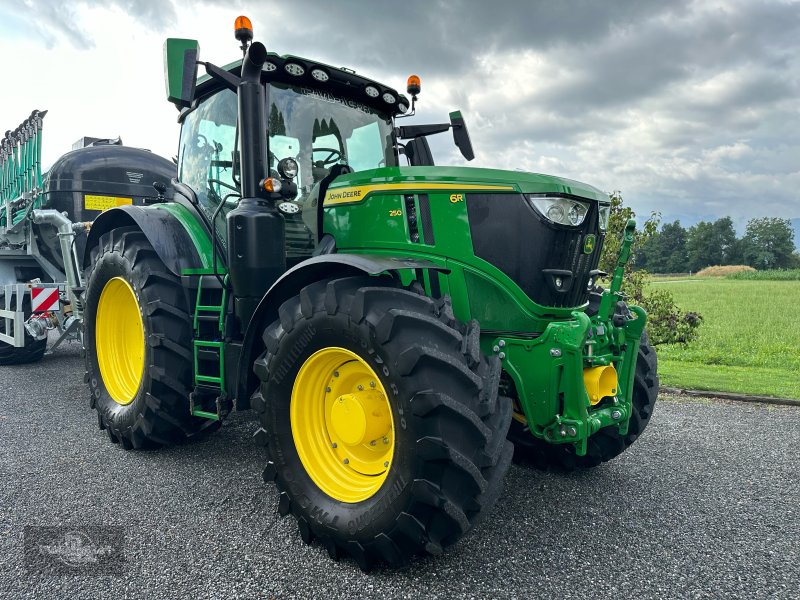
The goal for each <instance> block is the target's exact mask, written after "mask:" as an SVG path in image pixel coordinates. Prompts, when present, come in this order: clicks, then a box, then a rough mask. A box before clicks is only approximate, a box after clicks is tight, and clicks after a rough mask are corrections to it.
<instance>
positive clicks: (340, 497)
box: [252, 277, 513, 570]
mask: <svg viewBox="0 0 800 600" xmlns="http://www.w3.org/2000/svg"><path fill="white" fill-rule="evenodd" d="M390 282H391V280H388V281H387V280H385V279H376V278H371V277H350V278H343V279H336V280H331V281H322V282H317V283H314V284H311V285H309V286H307V287H306V288H304V289H303V290H302V291H301V292H300V294H299V296H297V297H295V298H292V299H290V300H288V301H287V302H285V303H284V304H283V305H282V306H281V308H280V313H279V314H280V319H279V320H278V321H276V322H275V323H273V324H271V325H269V326H268V327H267V328H266V330H265V332H264V342H265V344H266V347H267V350H266V352H265V353H264V354H263V355H262V356H261V357H260V358H259V359H258V360H257V361H256V364H255V371H256V373H257V375H258V377H259V378H260V380H261V385H260V389H259V391H258V392H257V393H256V394H255V395H254V397H253V402H252V405H253V407H254V408H255V409H256V411H257V412H258V413H259V418H260V422H261V426H262V429H260V430H259V432H258V434H257V435H258V437H259V439H260V440H261V442H262V443H264V444H265V445H266V447H267V455H268V462H267V466H266V468H265V469H264V479H265V481H275V483H276V484H277V486H278V489H279V490H280V502H279V510H280V512H281V513H282V514H288V513H292V514H293V515H294V516H295V518H296V519H297V522H298V526H299V529H300V534H301V537H302V539H303V540H304V541H305V542H306V543H310V542H311V541H312V540H313V539H314V538H317V539H319V540H320V542H321V543H322V544H323V545H324V546H325V548H326V549H327V550H328V552H329V554H330V555H331V557H334V558H338V557H339V556H340V555H341V554H348V555H350V556H351V557H353V558H354V559H355V560H356V561H357V562H358V564H359V566H360V567H361V568H362V569H364V570H367V569H369V568H370V567H371V566H373V565H374V564H376V563H378V562H386V563H388V564H389V565H391V566H393V567H398V566H403V565H405V564H407V562H408V560H409V558H410V557H411V556H413V555H416V554H421V553H426V552H427V553H430V554H439V553H441V552H442V549H443V548H445V547H447V546H449V545H451V544H453V543H455V542H456V541H457V540H458V539H460V538H461V536H463V535H464V534H465V533H466V532H467V531H468V530H469V529H470V528H471V527H472V526H473V525H474V524H475V523H476V522H477V521H478V520H479V517H480V516H482V515H485V514H486V513H487V512H488V511H489V510H490V509H491V508H492V506H493V505H494V503H495V501H496V500H497V497H498V496H499V494H500V491H501V489H502V479H503V476H504V475H505V473H506V471H507V470H508V467H509V465H510V462H511V457H512V454H513V447H512V445H511V444H510V443H509V442H507V441H506V433H507V431H508V426H509V423H510V421H511V402H510V400H509V399H507V398H500V397H498V394H497V382H498V380H499V374H500V364H499V361H498V360H497V359H494V358H493V359H491V361H488V360H487V359H486V358H485V357H483V355H482V354H481V353H480V351H479V349H478V348H479V346H478V341H479V336H480V331H479V328H478V326H477V323H476V322H473V323H472V324H470V326H469V327H466V328H464V329H463V332H462V330H459V329H455V328H453V327H452V326H451V325H450V324H448V323H449V318H450V316H451V314H452V313H451V311H450V309H449V304H448V303H447V302H446V301H440V302H437V301H434V300H432V299H431V298H428V297H425V296H421V295H419V294H416V293H414V292H411V291H408V290H405V289H401V288H398V287H396V286H394V285H392V284H391V283H390ZM309 370H311V371H312V373H313V377H308V376H307V375H308V371H309ZM345 380H346V381H345ZM373 383H374V384H375V385H374V386H372V384H373ZM362 388H363V389H362ZM333 396H335V397H333ZM348 409H349V416H348V417H347V418H346V419H343V418H342V415H341V414H339V415H338V416H337V414H336V413H337V411H339V412H340V413H341V412H342V411H347V410H348ZM303 413H305V414H306V416H307V417H308V418H306V419H305V420H304V419H302V418H299V419H298V414H303ZM312 415H315V417H314V418H312V417H311V416H312ZM365 417H366V418H365Z"/></svg>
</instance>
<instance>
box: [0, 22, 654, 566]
mask: <svg viewBox="0 0 800 600" xmlns="http://www.w3.org/2000/svg"><path fill="white" fill-rule="evenodd" d="M235 29H236V37H237V39H238V40H239V41H240V42H241V44H242V50H243V52H244V57H243V59H242V60H239V61H236V62H234V63H231V64H229V65H227V66H226V67H224V68H220V67H217V66H215V65H213V64H211V63H207V62H202V61H200V59H199V46H198V44H197V42H196V41H194V40H185V39H169V40H167V42H166V44H165V47H164V54H165V67H166V84H167V96H168V99H169V101H170V102H172V103H173V104H175V106H176V107H177V108H178V109H179V111H180V116H179V122H180V123H181V134H180V140H179V144H178V156H177V173H172V174H167V171H168V170H169V169H168V168H167V167H168V166H169V167H170V168H171V165H168V164H167V165H162V164H160V163H159V164H158V165H156V163H157V162H158V161H155V162H154V160H155V158H156V157H152V155H149V156H145V154H146V153H144V154H137V155H133V154H130V155H127V156H125V157H120V162H119V164H120V165H121V167H120V168H121V172H124V173H127V174H128V175H130V174H131V173H137V174H141V176H140V177H138V180H137V182H138V183H141V184H142V185H144V184H145V183H146V184H151V183H152V184H153V188H152V189H154V190H155V195H153V194H150V195H143V194H142V193H134V191H123V190H122V189H121V188H117V187H114V186H111V185H110V182H112V181H113V177H112V175H111V174H110V173H107V174H106V176H105V177H104V178H100V177H98V179H104V181H105V183H103V184H99V183H98V184H97V187H98V189H99V188H103V190H104V191H94V190H93V189H89V187H88V183H87V187H86V188H85V189H78V187H77V186H76V185H75V184H74V183H73V184H71V185H67V184H64V185H63V187H59V186H57V185H55V184H54V183H53V181H54V177H55V175H54V172H55V171H57V168H56V166H54V167H53V169H51V171H50V175H49V181H50V182H51V183H50V184H49V186H50V187H48V184H46V183H44V182H41V181H38V179H37V177H38V176H33V177H32V178H30V176H28V175H26V177H29V179H27V180H26V184H25V185H23V186H22V187H20V186H17V187H14V188H13V191H12V192H10V193H6V191H5V188H4V192H3V193H4V195H3V198H4V206H5V213H3V214H4V215H5V221H4V223H5V225H4V229H0V244H5V245H4V246H3V248H6V250H3V251H2V252H9V251H10V252H11V253H12V254H13V256H14V257H16V258H14V259H13V260H12V262H13V264H14V265H15V266H14V269H13V277H11V274H12V271H10V270H9V269H8V267H6V270H5V271H0V272H3V273H5V274H6V275H5V276H6V280H9V279H13V282H14V285H12V286H11V287H13V288H14V289H13V290H11V291H9V292H6V293H7V294H10V297H11V298H12V300H14V301H15V302H16V307H15V308H14V309H13V310H12V309H9V308H6V309H5V311H3V312H0V316H2V317H4V318H6V319H7V322H8V319H9V317H11V324H10V325H6V329H5V332H6V334H5V337H2V338H0V339H2V340H3V342H5V343H6V344H11V346H9V347H10V348H13V352H17V351H19V348H20V347H26V346H27V342H25V344H22V343H21V342H22V341H23V340H22V337H21V334H19V331H21V330H20V329H19V327H20V323H22V322H24V321H25V318H28V321H27V324H28V325H30V323H31V321H30V319H34V320H35V319H36V318H38V317H28V316H27V315H28V314H29V312H30V309H29V307H28V306H27V305H26V304H25V302H26V301H27V300H25V301H21V300H20V299H21V298H22V297H23V296H22V293H23V292H22V291H21V290H23V289H24V288H25V287H26V286H27V285H31V284H29V282H30V280H31V279H32V277H31V276H30V275H31V274H33V273H34V272H33V271H30V272H29V271H26V270H25V269H24V268H22V267H21V266H16V265H17V264H19V265H22V264H23V263H24V261H25V260H27V259H28V258H32V259H33V262H34V263H36V264H37V265H41V264H43V263H42V262H41V261H40V260H39V258H41V257H42V256H44V253H43V252H42V250H41V248H43V247H45V246H46V244H44V243H43V242H42V240H44V239H45V235H46V232H47V231H48V230H46V229H45V228H44V225H45V224H48V225H49V226H50V228H51V229H52V228H54V227H56V228H57V231H58V234H57V237H56V238H53V239H59V240H61V245H60V246H53V245H52V244H51V245H50V246H47V247H49V248H51V252H52V256H51V257H50V258H49V259H48V260H49V261H50V263H51V264H54V265H55V264H58V265H61V266H62V268H63V271H59V272H55V271H53V272H52V273H50V272H47V273H46V276H47V279H42V281H49V282H53V283H52V284H51V285H53V286H56V287H58V289H59V291H60V292H61V296H62V297H61V307H62V311H63V310H65V307H66V306H67V305H69V306H72V307H73V308H72V310H73V314H76V315H78V317H79V318H80V319H81V321H82V323H83V328H82V337H83V343H84V347H85V350H86V382H87V383H88V385H89V389H90V395H91V396H90V397H91V401H90V403H91V406H92V408H94V409H95V410H96V411H97V415H98V422H99V425H100V428H101V429H103V430H105V431H106V432H107V433H108V436H109V437H110V439H111V440H112V441H113V442H117V443H119V444H121V445H122V446H123V447H124V448H126V449H138V448H147V447H154V446H159V445H163V444H173V443H180V442H185V441H187V440H191V439H193V438H196V437H197V436H199V435H205V434H207V433H208V432H210V431H212V430H213V429H215V428H216V427H217V426H218V425H219V424H220V422H221V421H222V420H224V419H225V417H226V416H227V415H228V414H229V413H230V412H231V411H233V410H245V409H253V410H255V411H256V413H257V414H258V418H259V420H260V428H259V429H258V431H257V433H256V436H255V437H256V440H257V442H258V443H259V444H261V445H263V446H264V447H265V450H266V456H267V461H266V466H265V468H264V471H263V477H264V479H265V481H267V482H274V483H275V484H276V485H277V486H278V489H279V492H280V499H279V503H278V508H279V511H280V512H281V513H282V514H284V515H285V514H289V513H291V514H292V515H293V516H294V517H295V519H296V520H297V523H298V526H299V531H300V534H301V536H302V538H303V540H304V541H305V542H307V543H310V542H311V541H312V540H314V539H317V540H319V542H320V543H321V544H322V545H323V546H324V547H325V548H326V549H327V551H328V552H329V553H330V555H331V556H332V557H339V556H341V555H348V556H350V557H352V558H354V559H355V560H356V561H357V562H358V564H359V565H360V566H361V567H362V568H364V569H368V568H369V567H371V566H372V565H373V564H376V563H379V562H385V563H388V564H389V565H391V566H402V565H405V564H407V563H408V561H409V559H410V558H411V557H412V556H414V555H417V554H424V553H430V554H438V553H440V552H442V550H443V549H444V548H446V547H447V546H450V545H452V544H453V543H455V542H456V541H457V540H458V539H460V538H461V537H462V536H463V535H464V534H465V533H466V532H467V531H468V530H470V529H471V528H472V527H473V526H474V525H475V524H476V523H477V522H478V521H479V520H480V519H481V518H483V517H484V516H485V515H486V514H487V513H488V511H489V510H490V509H491V508H492V506H493V505H494V504H495V503H496V502H497V500H498V497H499V495H500V492H501V490H502V480H503V477H504V475H505V473H506V471H507V470H508V467H509V464H510V462H511V460H512V454H514V450H515V448H516V455H517V456H518V457H519V458H520V459H522V460H526V461H529V462H532V463H533V464H535V465H536V466H538V467H541V468H551V467H555V468H567V469H568V468H573V467H591V466H595V465H598V464H600V463H601V462H603V461H606V460H609V459H612V458H614V457H615V456H617V455H618V454H620V453H621V452H623V451H624V450H625V449H626V448H627V447H628V446H629V445H630V444H631V443H633V441H634V440H636V439H637V437H638V436H639V435H640V434H641V433H642V431H643V430H644V428H645V426H646V425H647V423H648V421H649V419H650V415H651V414H652V410H653V406H654V403H655V400H656V395H657V391H658V377H657V374H656V357H655V353H654V351H653V348H652V347H651V346H650V345H649V344H648V341H647V336H646V334H645V331H644V328H645V323H646V314H645V312H644V311H643V310H642V309H641V308H639V307H636V306H628V305H627V304H626V303H625V301H624V298H623V296H622V294H621V293H620V287H621V284H622V278H623V272H624V266H625V264H626V262H627V260H628V256H629V254H630V246H631V243H632V241H633V233H634V224H633V222H630V223H629V224H628V226H627V228H626V230H625V233H624V240H623V243H622V252H621V255H620V258H619V261H618V264H617V266H616V269H615V271H614V273H612V274H611V284H610V288H609V289H606V290H604V289H602V288H601V287H599V285H598V283H599V281H600V280H602V279H604V278H605V277H607V274H605V273H602V272H601V271H599V270H598V262H599V257H600V251H601V249H602V245H603V241H604V237H605V235H606V233H607V227H608V220H609V213H610V204H609V200H608V197H607V196H606V195H605V194H603V193H602V192H600V191H599V190H597V189H595V188H593V187H591V186H588V185H585V184H582V183H579V182H576V181H572V180H567V179H562V178H558V177H552V176H547V175H539V174H532V173H523V172H518V171H501V170H493V169H473V168H463V167H440V166H436V165H435V164H434V159H433V156H432V154H431V151H430V147H429V145H428V142H427V137H428V136H430V135H434V134H438V133H442V132H446V131H451V132H452V134H453V139H454V142H455V143H456V145H457V146H458V147H459V149H460V150H461V152H462V154H463V155H464V157H465V158H467V159H468V160H469V159H472V157H473V151H472V145H471V142H470V138H469V135H468V133H467V128H466V124H465V122H464V119H463V117H462V116H461V114H460V113H459V112H454V113H451V115H450V122H449V123H441V124H430V125H419V124H415V125H398V124H397V121H398V120H400V119H402V118H403V117H404V116H408V115H410V114H413V113H414V112H415V110H414V106H415V103H416V99H417V95H418V94H419V92H420V81H419V78H417V77H414V76H412V77H411V78H409V82H408V90H407V91H408V94H409V95H410V97H411V99H410V101H409V98H408V97H406V96H405V95H402V94H399V93H398V92H397V91H396V90H394V89H392V88H390V87H387V86H385V85H383V84H381V83H378V82H376V81H373V80H371V79H368V78H365V77H363V76H361V75H359V74H356V73H355V72H354V71H352V70H349V69H339V68H334V67H331V66H329V65H326V64H322V63H319V62H316V61H313V60H309V59H305V58H301V57H298V56H291V55H290V56H281V55H278V54H274V53H269V52H267V50H266V48H265V47H264V46H263V45H262V44H260V43H258V42H251V40H252V28H251V26H250V23H249V21H248V20H247V19H246V18H244V17H239V18H238V19H237V20H236V28H235ZM198 66H202V67H204V70H205V75H204V76H202V77H200V78H199V79H198V77H197V69H198ZM37 122H38V129H37V128H36V127H33V128H32V129H34V130H36V131H40V125H41V120H40V119H39V120H38V121H37ZM37 139H38V138H37ZM37 143H38V142H37ZM37 148H38V146H36V145H34V147H33V150H32V152H33V154H34V155H35V154H36V149H37ZM89 150H90V149H85V150H78V151H76V152H74V153H71V154H68V155H66V156H65V157H64V158H62V159H61V161H60V162H59V163H57V164H62V162H63V161H66V159H67V157H70V156H72V155H73V154H78V156H80V153H81V152H84V153H86V152H88V151H89ZM106 150H107V149H106ZM5 153H6V150H5V146H4V156H5V155H6V154H5ZM86 156H88V154H86ZM27 160H30V159H27ZM159 160H161V159H159ZM401 163H402V164H401ZM17 164H18V165H19V163H17ZM26 164H27V163H26ZM36 164H37V165H38V162H36ZM66 164H73V163H71V162H69V161H66ZM80 164H81V160H79V159H78V158H76V159H75V161H74V165H75V166H74V167H72V168H74V169H77V168H78V165H80ZM103 164H106V163H105V162H104V163H103ZM162 167H163V168H162ZM15 168H16V169H17V170H19V166H17V167H15ZM37 168H38V167H37ZM26 172H27V171H26ZM36 172H37V171H36V169H34V173H36ZM4 173H5V171H4ZM91 179H92V178H91V177H81V178H80V181H81V182H89V181H90V180H91ZM59 181H60V180H59ZM75 181H78V178H76V179H75ZM5 182H6V179H5V178H4V184H5ZM115 185H116V184H115ZM32 186H33V187H32ZM104 186H105V187H104ZM40 188H43V189H45V191H44V192H41V191H40ZM59 190H69V194H71V195H70V196H69V198H70V199H71V200H70V202H72V204H71V205H70V207H71V208H69V209H67V210H66V212H67V217H69V218H67V217H64V215H62V214H61V212H58V211H59V210H61V206H60V205H58V204H57V202H58V201H57V200H56V198H57V194H58V193H60V192H59ZM137 191H139V192H141V190H137ZM64 193H66V192H64ZM47 194H50V196H47ZM34 196H35V197H36V198H39V199H38V200H33V198H34ZM97 197H102V198H106V200H103V201H102V202H101V201H98V200H96V198H97ZM41 198H44V200H41ZM48 198H49V200H48ZM125 199H129V200H130V201H127V200H125ZM123 200H125V201H123ZM37 202H38V204H37ZM47 202H50V203H51V204H52V206H54V208H52V209H50V208H48V207H49V206H50V205H51V204H47ZM100 209H105V210H102V212H100ZM48 210H49V212H48ZM70 210H71V211H72V212H70ZM21 211H22V212H21ZM50 213H55V215H61V216H60V217H56V216H55V215H54V214H50ZM48 215H49V216H48ZM87 221H93V222H92V223H91V227H89V226H88V225H84V224H82V223H83V222H87ZM77 223H81V224H77ZM17 227H21V229H15V228H17ZM23 229H24V230H25V231H26V232H27V234H26V235H28V238H26V241H23V242H22V243H15V242H13V241H12V240H14V239H17V238H14V237H13V236H14V235H17V234H22V231H23ZM87 230H88V234H87V233H86V232H87ZM51 235H52V232H51ZM65 240H66V241H69V243H66V241H65ZM37 248H39V250H38V252H39V254H38V255H37V250H36V249H37ZM58 248H60V250H61V252H60V254H59V253H58V252H57V250H58ZM5 256H7V254H4V255H3V258H4V259H5ZM76 257H77V259H76ZM76 260H77V261H78V262H77V263H76ZM14 261H17V262H14ZM37 261H38V262H37ZM59 261H60V262H59ZM0 264H6V265H7V264H11V263H8V262H6V263H0ZM26 264H27V263H26ZM73 267H74V273H72V275H70V271H71V270H72V268H73ZM45 271H46V269H44V267H41V266H40V268H39V270H38V271H35V273H36V274H38V275H36V276H37V277H40V278H41V276H42V274H43V273H44V272H45ZM62 281H63V282H65V283H64V284H61V283H58V282H62ZM15 286H16V287H15ZM6 289H9V288H8V287H7V288H6ZM7 298H8V296H7ZM25 298H26V299H27V296H25ZM6 305H8V299H7V300H6ZM76 308H77V309H79V310H78V312H76ZM28 329H30V327H28ZM28 329H26V333H25V335H28V333H27V331H28ZM12 330H13V332H14V334H13V335H11V333H10V332H11V331H12ZM0 333H2V332H0ZM12 338H13V340H12ZM34 338H36V336H34ZM26 339H27V338H26ZM36 339H38V338H36ZM512 442H513V444H512Z"/></svg>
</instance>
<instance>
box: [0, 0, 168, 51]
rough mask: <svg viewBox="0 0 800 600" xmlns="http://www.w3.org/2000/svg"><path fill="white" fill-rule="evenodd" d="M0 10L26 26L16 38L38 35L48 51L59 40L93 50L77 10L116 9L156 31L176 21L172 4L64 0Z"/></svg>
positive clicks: (25, 0)
mask: <svg viewBox="0 0 800 600" xmlns="http://www.w3.org/2000/svg"><path fill="white" fill-rule="evenodd" d="M2 8H3V10H7V11H9V13H10V14H11V15H14V16H16V17H17V18H18V19H19V22H20V23H23V24H25V25H26V27H25V28H24V30H22V31H18V32H17V34H18V35H26V34H33V35H38V36H40V37H41V38H42V40H43V41H44V42H45V44H47V46H48V47H53V46H54V45H55V44H56V41H57V40H58V39H59V38H61V39H64V40H65V41H66V42H67V43H68V44H70V45H71V46H73V47H75V48H78V49H81V50H86V49H91V48H94V42H93V32H92V31H89V30H87V29H86V28H85V27H84V26H83V24H82V23H81V21H80V18H79V15H78V11H76V8H81V9H84V10H87V9H88V10H91V9H92V8H104V9H113V8H118V9H120V10H122V11H123V12H124V13H126V14H130V15H135V16H136V19H137V21H138V22H140V23H141V24H142V25H144V26H146V27H148V28H151V29H155V30H156V31H163V28H164V27H166V26H169V25H171V24H173V23H174V22H175V21H176V19H177V13H176V11H175V6H174V4H173V2H172V1H171V0H81V2H76V3H70V2H64V1H63V0H21V1H16V2H15V1H14V0H11V2H10V3H9V5H8V6H3V7H2Z"/></svg>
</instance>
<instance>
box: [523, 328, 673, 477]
mask: <svg viewBox="0 0 800 600" xmlns="http://www.w3.org/2000/svg"><path fill="white" fill-rule="evenodd" d="M658 386H659V382H658V359H657V358H656V351H655V349H654V348H653V346H651V345H650V340H649V339H648V337H647V332H646V331H645V332H642V337H641V340H640V344H639V354H638V356H637V359H636V375H635V377H634V382H633V402H632V409H633V411H632V414H631V419H630V423H629V425H628V433H627V435H624V436H622V435H620V434H619V433H618V432H617V429H616V427H604V428H603V429H601V430H600V431H598V432H597V433H595V434H594V435H592V436H591V437H590V438H589V440H588V447H587V451H586V456H577V455H576V454H575V448H574V446H573V445H572V444H550V443H548V442H546V441H544V440H542V439H539V438H537V437H534V436H533V435H532V434H531V433H530V432H529V431H528V430H527V428H526V426H525V424H524V423H523V422H522V420H523V419H524V417H523V418H522V419H519V418H518V417H519V414H518V413H515V415H514V420H513V421H512V423H511V427H510V429H509V432H508V439H510V440H511V441H512V442H514V458H515V460H517V461H518V462H522V463H527V464H530V465H533V466H534V467H536V468H538V469H543V470H547V469H556V470H562V471H571V470H573V469H575V468H591V467H596V466H597V465H599V464H601V463H604V462H606V461H609V460H611V459H612V458H615V457H616V456H619V455H620V454H622V453H623V452H624V451H625V450H627V449H628V447H629V446H630V445H631V444H633V442H635V441H636V440H637V439H638V438H639V436H640V435H641V434H642V432H643V431H644V429H645V427H647V424H648V423H649V422H650V417H651V416H652V415H653V409H654V407H655V403H656V398H657V397H658Z"/></svg>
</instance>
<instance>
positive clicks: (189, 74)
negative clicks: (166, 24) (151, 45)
mask: <svg viewBox="0 0 800 600" xmlns="http://www.w3.org/2000/svg"><path fill="white" fill-rule="evenodd" d="M199 57H200V44H199V43H198V42H197V40H184V39H179V38H168V39H167V41H166V42H164V83H165V84H166V86H167V100H169V101H170V102H172V103H173V104H174V105H175V106H176V107H177V108H178V110H180V109H182V108H187V107H189V106H191V104H192V100H194V88H195V85H196V83H197V60H198V58H199Z"/></svg>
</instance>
